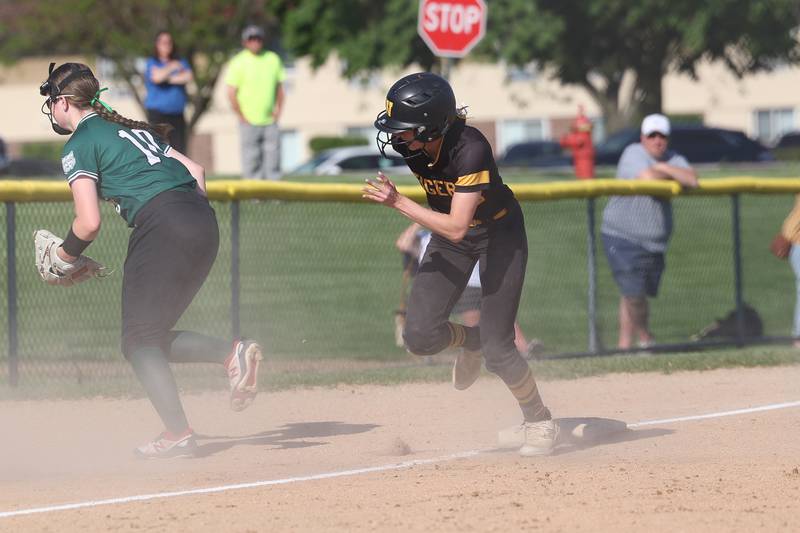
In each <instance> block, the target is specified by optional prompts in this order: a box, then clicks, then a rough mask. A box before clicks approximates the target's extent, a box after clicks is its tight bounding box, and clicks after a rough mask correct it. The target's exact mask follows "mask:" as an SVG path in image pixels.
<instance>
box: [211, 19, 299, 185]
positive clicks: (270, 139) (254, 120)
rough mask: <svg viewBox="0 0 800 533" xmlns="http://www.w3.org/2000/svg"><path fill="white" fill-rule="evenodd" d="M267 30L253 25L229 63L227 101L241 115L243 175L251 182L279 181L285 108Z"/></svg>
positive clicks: (280, 74)
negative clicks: (266, 40) (266, 47)
mask: <svg viewBox="0 0 800 533" xmlns="http://www.w3.org/2000/svg"><path fill="white" fill-rule="evenodd" d="M264 38H265V37H264V30H263V29H262V28H261V27H260V26H255V25H250V26H247V27H246V28H245V29H244V31H242V47H243V48H244V49H243V50H242V51H241V52H239V53H238V54H236V55H235V56H234V57H233V58H232V59H231V61H230V63H229V64H228V71H227V74H226V75H225V84H226V85H227V86H228V99H229V100H230V103H231V107H232V108H233V110H234V111H235V112H236V114H237V115H238V116H239V136H240V144H241V148H242V175H243V176H244V177H245V178H249V179H269V180H277V179H280V130H279V129H278V119H279V118H280V115H281V110H282V109H283V98H284V95H283V80H284V78H285V77H286V75H285V72H284V69H283V63H282V62H281V58H280V57H279V56H278V54H276V53H275V52H272V51H269V50H264Z"/></svg>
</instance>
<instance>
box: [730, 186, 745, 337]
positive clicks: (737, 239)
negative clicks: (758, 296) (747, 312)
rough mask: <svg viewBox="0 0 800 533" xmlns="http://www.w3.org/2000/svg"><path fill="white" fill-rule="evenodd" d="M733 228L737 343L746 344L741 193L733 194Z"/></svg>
mask: <svg viewBox="0 0 800 533" xmlns="http://www.w3.org/2000/svg"><path fill="white" fill-rule="evenodd" d="M731 228H732V231H733V294H734V300H735V302H736V344H737V346H740V347H741V346H743V345H744V299H743V298H742V236H741V226H740V212H739V195H738V194H731Z"/></svg>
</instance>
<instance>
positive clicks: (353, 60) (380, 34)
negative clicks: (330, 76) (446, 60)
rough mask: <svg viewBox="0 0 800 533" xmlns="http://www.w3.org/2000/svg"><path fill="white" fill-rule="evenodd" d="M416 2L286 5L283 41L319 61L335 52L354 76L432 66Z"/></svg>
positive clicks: (340, 0) (345, 0) (312, 0)
mask: <svg viewBox="0 0 800 533" xmlns="http://www.w3.org/2000/svg"><path fill="white" fill-rule="evenodd" d="M286 3H289V2H286ZM416 6H417V3H416V2H409V0H382V1H379V2H376V1H375V0H337V1H335V2H332V1H330V0H303V1H302V2H297V5H296V6H295V7H294V9H286V10H285V16H284V18H283V25H282V30H283V38H284V41H283V42H284V44H285V46H286V47H287V48H288V49H289V50H291V52H292V53H293V54H295V55H297V56H309V57H310V58H311V63H312V66H314V67H319V66H320V65H322V64H323V63H325V61H326V60H327V59H328V57H329V56H331V55H332V54H334V53H335V54H336V55H338V57H339V58H340V59H341V60H342V62H343V73H344V75H345V76H348V77H351V78H352V77H357V76H359V75H362V74H368V73H369V72H371V71H375V70H380V69H382V68H384V67H405V66H408V65H410V64H412V63H416V64H418V65H420V67H421V68H424V69H430V68H432V67H433V65H434V63H435V62H436V58H435V57H434V55H433V54H432V53H431V51H430V50H429V49H428V47H427V46H426V45H425V43H424V42H423V41H422V39H420V38H419V36H418V35H417V10H416Z"/></svg>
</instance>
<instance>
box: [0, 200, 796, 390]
mask: <svg viewBox="0 0 800 533" xmlns="http://www.w3.org/2000/svg"><path fill="white" fill-rule="evenodd" d="M605 203H606V198H605V197H600V198H596V199H588V198H573V199H560V200H553V201H523V202H522V205H523V210H524V212H525V217H526V227H527V232H528V240H529V246H530V256H529V257H530V258H529V262H528V272H527V279H526V283H525V287H524V292H523V296H522V302H521V306H520V312H519V322H520V325H521V327H522V329H523V331H524V332H525V333H526V334H527V336H529V337H536V338H538V339H540V340H541V342H542V344H543V346H544V351H545V355H546V356H559V355H564V354H572V355H582V354H589V353H604V351H606V350H611V349H613V347H614V346H615V345H616V335H617V332H616V328H617V309H618V304H619V293H618V290H617V288H616V286H615V284H614V282H613V279H612V277H611V274H610V271H609V268H608V264H607V261H606V258H605V256H604V254H603V251H602V246H601V244H600V240H599V223H600V217H601V214H602V209H603V207H604V205H605ZM213 205H214V208H215V209H216V212H217V217H218V220H219V224H220V232H221V246H220V252H219V256H218V257H217V261H216V264H215V266H214V269H213V271H212V272H211V275H210V276H209V278H208V280H207V282H206V284H205V286H204V287H203V289H202V290H201V292H200V294H199V295H198V297H197V298H196V299H195V301H194V302H193V304H192V305H191V306H190V308H189V310H188V311H187V313H186V314H185V316H184V317H183V318H182V320H181V322H180V323H179V326H178V327H179V328H180V327H183V328H187V329H192V330H196V331H202V332H205V333H208V334H210V335H215V336H220V337H234V336H238V335H239V334H242V335H244V336H248V337H252V338H256V339H258V340H259V341H260V342H261V343H262V344H263V345H264V347H265V351H266V352H267V354H268V355H269V357H271V358H276V359H297V358H303V359H311V358H351V359H377V360H386V361H389V360H395V359H402V358H406V357H408V356H407V355H406V354H405V352H404V350H403V349H402V348H400V347H397V346H395V343H394V312H395V310H396V309H397V308H398V307H400V305H401V302H400V294H401V278H402V265H401V257H400V253H399V252H398V251H397V250H396V249H395V246H394V243H395V239H396V237H397V236H398V234H399V233H400V232H401V231H402V230H403V229H404V228H405V227H406V225H407V223H408V222H407V220H405V219H404V218H403V217H400V216H398V215H397V213H395V212H393V211H392V210H389V209H386V208H383V207H380V206H373V205H365V204H363V203H357V202H337V201H315V202H307V201H287V200H269V199H262V200H241V201H234V202H223V201H215V202H213ZM791 205H792V196H791V195H790V194H774V195H756V194H743V195H730V194H723V195H719V196H706V195H697V196H679V197H677V198H675V199H673V206H674V214H675V216H674V219H675V231H674V234H673V238H672V241H671V244H670V247H669V251H668V253H667V256H666V263H667V266H666V271H665V273H664V277H663V281H662V285H661V290H660V293H659V296H658V298H656V299H655V300H653V301H652V303H651V325H652V329H653V331H654V333H655V335H656V339H657V341H658V343H659V345H662V346H663V345H674V344H682V343H690V344H689V345H691V342H692V341H691V340H690V336H691V335H692V334H695V333H697V332H699V331H700V330H701V329H702V328H703V327H704V326H706V325H708V324H709V323H710V322H712V321H713V320H714V319H715V318H717V317H721V316H723V315H725V314H726V313H727V312H728V311H730V310H732V309H735V308H736V307H737V304H738V305H741V304H742V303H743V302H747V303H748V304H750V305H751V306H753V307H754V308H755V309H756V310H757V311H758V313H759V314H760V316H761V318H762V320H763V325H764V338H760V339H756V340H759V341H768V340H770V339H769V338H771V337H788V336H789V334H790V329H791V321H792V309H793V305H794V295H795V293H794V291H793V287H794V278H793V275H792V273H791V269H790V268H789V266H788V264H786V262H782V261H779V260H777V259H775V258H774V257H772V256H771V255H770V254H769V251H768V243H769V241H770V238H771V237H772V235H774V233H775V232H776V231H777V229H778V228H779V227H780V224H781V221H782V220H783V218H784V216H785V215H786V214H787V213H788V211H789V210H790V208H791ZM590 214H591V215H593V216H591V217H590V216H589V215H590ZM71 218H72V206H71V204H69V203H67V202H53V203H17V204H14V203H6V204H5V209H3V210H0V220H2V222H3V225H4V227H5V228H6V231H4V232H3V234H2V236H1V237H0V238H2V242H0V250H2V254H3V255H2V267H0V268H2V271H3V273H4V278H5V279H6V280H7V283H4V284H2V286H1V287H0V299H1V300H2V302H1V303H2V305H3V309H4V311H5V314H6V316H5V319H4V320H2V324H1V325H0V343H2V349H0V383H2V384H3V386H5V384H9V383H13V384H15V385H17V386H18V387H19V388H24V387H27V386H37V387H41V386H45V387H46V386H49V384H51V383H55V384H57V383H69V384H73V385H74V384H91V387H92V388H93V390H97V391H98V392H114V391H116V392H123V393H124V392H127V390H128V387H130V386H131V383H132V381H131V379H130V372H129V370H128V367H127V364H126V363H125V361H124V359H123V357H122V355H121V352H120V349H119V328H120V286H121V281H122V267H123V265H122V263H123V260H124V257H125V250H126V246H127V237H128V233H129V230H128V228H127V227H126V226H125V224H124V223H123V222H122V221H121V220H119V218H118V217H117V215H116V214H114V213H113V211H112V210H111V209H110V208H107V207H106V206H103V220H104V224H103V229H102V231H101V234H100V236H99V238H98V239H97V241H96V242H95V243H94V244H93V245H92V246H91V247H90V248H89V249H88V250H87V253H88V254H89V255H91V256H92V257H94V258H95V259H97V260H99V261H100V262H102V263H104V264H105V265H107V266H108V267H110V268H111V269H114V270H115V271H116V272H115V273H114V274H113V275H112V276H110V277H108V278H105V279H102V280H91V281H89V282H86V283H83V284H81V285H78V286H75V287H71V288H61V287H51V286H48V285H45V284H44V283H42V282H41V280H40V279H39V278H38V275H37V274H36V272H35V269H34V268H33V262H34V258H33V241H32V237H31V236H32V234H33V232H34V230H35V229H38V228H47V229H50V230H51V231H53V232H55V233H56V234H59V233H60V234H63V233H64V232H65V230H66V229H67V228H68V227H69V224H70V221H71ZM590 220H593V224H592V223H590ZM593 226H594V227H593ZM592 229H594V238H595V239H597V240H596V242H594V246H591V244H592V239H591V236H592V232H591V231H590V230H592ZM9 237H13V238H15V239H16V243H15V245H14V246H10V244H12V243H11V242H10V241H9ZM737 244H738V247H737ZM592 250H593V252H594V254H593V253H592ZM10 259H14V261H13V262H12V261H10ZM737 261H738V262H737ZM14 267H15V268H16V271H14ZM737 288H738V289H737ZM726 340H727V341H728V342H734V343H735V342H737V341H739V342H741V341H742V340H744V339H742V338H741V337H740V338H738V339H737V338H736V336H735V335H734V336H733V337H730V338H727V339H726ZM751 340H752V339H751ZM655 348H656V349H658V345H657V346H656V347H655ZM191 366H192V367H193V368H194V369H190V370H187V371H188V372H196V373H197V374H200V375H206V374H207V375H214V376H215V378H214V379H216V376H217V375H218V374H219V369H216V368H215V369H209V368H207V365H206V366H203V365H199V366H197V367H195V366H194V365H191Z"/></svg>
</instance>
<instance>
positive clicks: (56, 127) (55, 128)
mask: <svg viewBox="0 0 800 533" xmlns="http://www.w3.org/2000/svg"><path fill="white" fill-rule="evenodd" d="M50 126H52V128H53V131H54V132H56V133H58V134H59V135H71V134H72V130H68V129H67V128H64V127H62V126H60V125H59V124H58V122H56V121H55V120H53V119H52V118H51V119H50Z"/></svg>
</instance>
